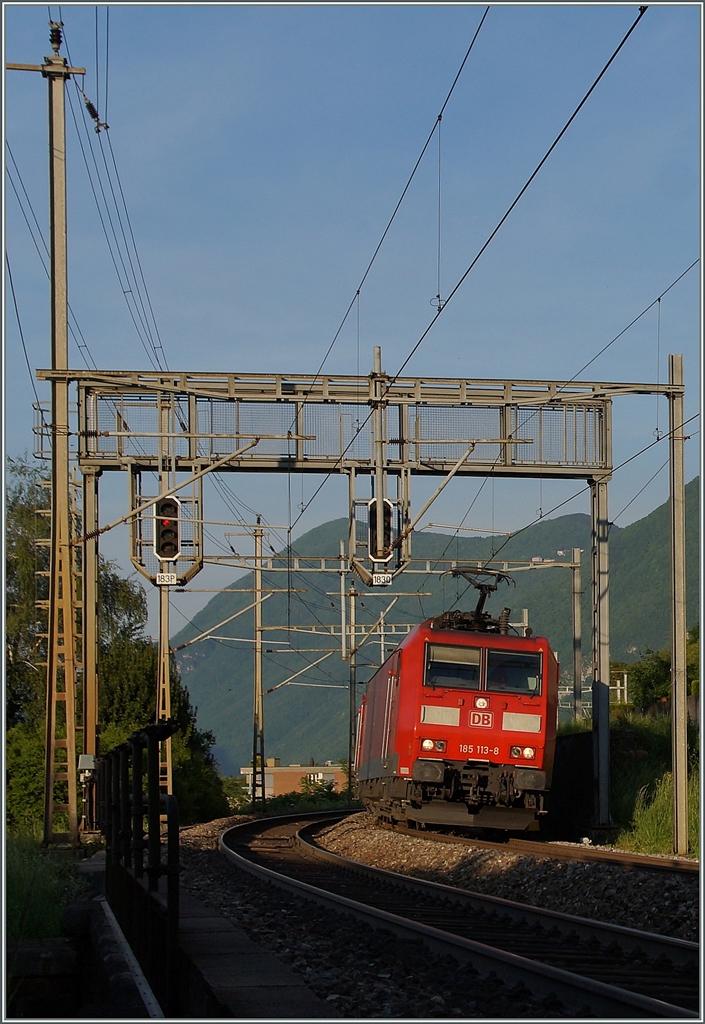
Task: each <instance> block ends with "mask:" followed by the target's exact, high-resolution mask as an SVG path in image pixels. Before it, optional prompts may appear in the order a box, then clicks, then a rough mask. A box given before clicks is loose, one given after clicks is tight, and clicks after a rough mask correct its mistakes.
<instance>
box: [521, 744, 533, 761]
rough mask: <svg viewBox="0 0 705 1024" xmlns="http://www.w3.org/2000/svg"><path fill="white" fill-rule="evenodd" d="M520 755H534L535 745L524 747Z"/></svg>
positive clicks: (530, 756) (529, 756) (526, 756)
mask: <svg viewBox="0 0 705 1024" xmlns="http://www.w3.org/2000/svg"><path fill="white" fill-rule="evenodd" d="M521 756H522V757H525V758H527V760H528V759H529V758H532V757H536V747H524V749H523V750H522V752H521Z"/></svg>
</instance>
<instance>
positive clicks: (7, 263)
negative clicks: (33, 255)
mask: <svg viewBox="0 0 705 1024" xmlns="http://www.w3.org/2000/svg"><path fill="white" fill-rule="evenodd" d="M5 266H6V267H7V276H8V279H9V281H10V292H11V293H12V304H13V306H14V309H15V316H16V318H17V328H18V330H19V332H20V342H21V344H22V351H23V352H24V358H25V362H26V363H27V372H28V373H29V380H30V383H31V385H32V391H33V392H34V397H35V399H36V401H37V409H38V410H39V415H40V416H41V418H42V426H44V427H45V428H46V427H47V422H46V420H45V419H44V412H43V411H42V408H41V405H40V403H39V395H38V394H37V387H36V385H35V383H34V376H33V374H32V367H31V366H30V363H29V355H28V354H27V346H26V344H25V340H24V331H23V330H22V321H21V320H20V311H19V309H18V306H17V296H16V295H15V284H14V281H13V280H12V270H11V268H10V257H9V255H8V253H7V249H6V250H5Z"/></svg>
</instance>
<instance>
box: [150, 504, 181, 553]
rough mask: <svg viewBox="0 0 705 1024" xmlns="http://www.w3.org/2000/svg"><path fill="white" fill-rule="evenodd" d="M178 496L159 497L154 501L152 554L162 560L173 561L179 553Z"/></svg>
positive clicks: (179, 511)
mask: <svg viewBox="0 0 705 1024" xmlns="http://www.w3.org/2000/svg"><path fill="white" fill-rule="evenodd" d="M180 514H181V502H180V501H179V499H178V498H160V499H159V501H155V503H154V554H155V555H156V556H157V558H159V559H160V560H161V561H163V562H173V561H175V559H177V558H178V557H179V555H180V554H181V551H180V539H179V516H180Z"/></svg>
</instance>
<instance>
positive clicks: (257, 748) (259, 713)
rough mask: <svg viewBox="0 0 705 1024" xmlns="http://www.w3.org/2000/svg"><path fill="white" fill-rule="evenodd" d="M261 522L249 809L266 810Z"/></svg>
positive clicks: (258, 528)
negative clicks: (259, 808)
mask: <svg viewBox="0 0 705 1024" xmlns="http://www.w3.org/2000/svg"><path fill="white" fill-rule="evenodd" d="M260 523H261V518H260V516H257V526H256V527H255V530H254V535H255V570H254V584H255V608H254V617H255V622H254V626H255V629H254V632H255V637H254V639H255V650H254V684H255V692H254V701H253V714H252V724H253V733H252V809H253V810H255V809H256V806H257V803H258V802H259V803H260V804H261V807H262V810H263V811H264V810H266V807H267V789H266V775H265V767H266V765H265V761H264V706H263V701H262V535H263V533H264V530H263V529H262V527H261V526H260Z"/></svg>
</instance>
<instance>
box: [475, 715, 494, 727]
mask: <svg viewBox="0 0 705 1024" xmlns="http://www.w3.org/2000/svg"><path fill="white" fill-rule="evenodd" d="M493 719H494V714H493V713H492V712H491V711H471V712H470V725H475V726H478V725H479V726H480V727H481V728H483V729H491V728H492V722H493Z"/></svg>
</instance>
